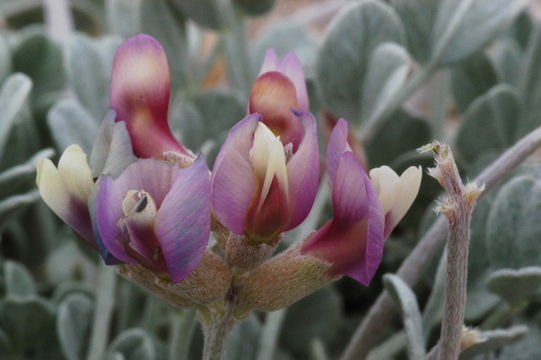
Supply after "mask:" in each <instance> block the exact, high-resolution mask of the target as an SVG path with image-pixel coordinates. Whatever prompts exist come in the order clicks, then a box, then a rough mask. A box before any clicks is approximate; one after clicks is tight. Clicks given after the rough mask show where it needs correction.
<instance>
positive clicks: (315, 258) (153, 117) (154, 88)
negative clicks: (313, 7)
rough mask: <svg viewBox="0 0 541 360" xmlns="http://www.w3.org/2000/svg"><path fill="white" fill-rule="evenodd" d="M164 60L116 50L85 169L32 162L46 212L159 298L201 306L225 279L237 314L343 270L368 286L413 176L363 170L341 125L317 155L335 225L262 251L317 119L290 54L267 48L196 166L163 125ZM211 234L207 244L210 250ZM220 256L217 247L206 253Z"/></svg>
mask: <svg viewBox="0 0 541 360" xmlns="http://www.w3.org/2000/svg"><path fill="white" fill-rule="evenodd" d="M169 96H170V75H169V68H168V63H167V59H166V56H165V52H164V50H163V48H162V47H161V45H160V44H159V43H158V42H157V41H156V40H155V39H153V38H152V37H150V36H148V35H143V34H141V35H136V36H134V37H132V38H130V39H128V40H126V41H125V42H124V43H123V44H122V45H121V46H120V47H119V49H118V51H117V53H116V56H115V59H114V63H113V69H112V77H111V84H110V94H109V101H110V108H111V110H110V113H109V115H108V116H107V117H106V119H105V120H104V122H103V125H102V127H101V131H100V135H99V137H98V139H97V140H96V142H95V145H94V148H93V150H92V153H91V154H90V161H89V162H88V161H87V156H86V154H85V153H84V152H83V151H82V150H81V148H80V147H79V146H77V145H72V146H70V147H68V148H67V149H66V150H65V152H64V154H63V155H62V156H61V158H60V160H59V163H58V167H55V166H54V165H53V163H52V162H51V161H50V160H47V159H44V160H41V161H40V162H39V164H38V169H37V170H38V171H37V185H38V187H39V190H40V193H41V195H42V197H43V199H44V201H45V202H46V203H47V205H48V206H49V207H50V208H51V209H52V210H53V211H54V212H55V213H56V214H57V215H58V216H59V217H60V218H61V219H62V220H63V221H65V222H66V223H67V224H68V225H70V226H71V228H72V229H73V230H74V231H75V232H76V233H77V234H78V235H79V236H80V237H82V238H83V239H84V240H86V241H87V242H88V243H89V244H90V245H91V246H93V247H94V248H95V249H96V250H98V251H99V252H100V254H101V255H102V257H103V259H104V261H105V262H106V263H108V264H122V265H120V266H121V273H123V274H124V275H125V276H127V277H129V278H131V279H132V280H134V281H137V282H139V283H140V284H142V285H143V286H145V287H147V288H148V289H150V290H151V291H153V292H155V293H157V295H161V296H163V297H164V298H166V299H167V300H170V301H172V302H176V303H177V304H183V305H187V306H190V305H194V304H196V305H197V304H209V303H211V302H213V301H215V300H216V299H218V298H219V297H220V296H221V297H222V298H223V296H224V295H225V294H226V292H227V291H228V289H230V287H231V285H232V283H233V282H235V287H236V288H237V289H238V293H239V294H240V295H239V296H240V302H241V305H242V306H240V307H239V308H243V307H244V309H243V310H250V309H264V310H272V309H276V308H279V307H282V306H286V305H288V304H290V303H291V302H293V301H295V300H297V299H298V298H300V297H302V296H305V295H307V294H309V293H310V292H312V291H314V290H316V289H317V288H318V287H321V286H323V285H325V284H326V283H328V282H329V281H333V280H334V279H336V278H338V277H339V276H341V275H346V276H349V277H352V278H354V279H356V280H357V281H359V282H361V283H362V284H364V285H368V284H369V283H370V281H371V279H372V278H373V276H374V273H375V272H376V270H377V268H378V266H379V264H380V262H381V259H382V255H383V242H384V240H385V238H386V237H388V236H389V234H390V233H391V231H392V230H393V228H394V227H395V226H396V225H397V223H398V222H399V221H400V219H401V218H402V217H403V216H404V215H405V213H406V212H407V210H408V209H409V207H410V206H411V204H412V202H413V200H414V199H415V197H416V195H417V192H418V189H419V186H420V181H421V169H420V168H415V167H411V168H409V169H407V170H406V171H405V172H404V173H403V174H402V175H401V176H398V175H397V174H396V173H395V172H394V171H393V170H391V169H390V168H389V167H385V166H384V167H380V168H377V169H372V170H371V171H370V172H369V174H367V172H366V171H365V169H364V167H363V165H362V163H361V161H360V160H359V158H358V156H357V155H356V153H355V152H354V151H352V149H351V147H350V144H349V143H348V124H347V122H346V121H345V120H343V119H339V120H338V121H337V122H336V125H335V126H334V129H333V131H332V134H331V136H330V139H329V143H328V146H327V152H326V157H325V160H326V167H327V175H328V179H329V182H330V186H331V187H332V196H331V200H332V208H333V216H332V218H331V219H330V220H329V221H328V222H327V223H325V224H324V225H323V226H322V227H321V228H319V229H317V230H316V231H314V232H313V233H311V234H307V237H306V238H305V240H304V241H302V242H300V243H298V244H295V245H293V246H291V247H290V248H289V249H288V250H286V251H284V252H282V253H280V254H279V255H276V256H272V255H273V252H274V250H275V249H276V247H277V245H278V243H279V241H280V239H281V237H282V234H283V233H284V232H286V231H289V230H291V229H293V228H295V227H297V226H298V225H299V224H300V223H302V222H303V220H304V219H305V218H306V217H307V215H308V213H309V212H310V210H311V208H312V205H313V202H314V199H315V196H316V192H317V189H318V187H319V181H320V169H319V165H320V158H319V147H318V135H317V121H316V119H315V117H314V116H313V115H312V114H311V113H310V112H309V100H308V93H307V89H306V84H305V79H304V72H303V67H302V64H301V63H300V61H299V60H298V58H297V57H296V55H295V54H294V53H289V54H287V55H286V56H285V57H284V58H283V59H282V60H280V59H279V58H278V56H277V55H276V53H275V52H274V51H273V50H268V52H267V54H266V56H265V59H264V62H263V65H262V68H261V72H260V74H259V75H258V77H257V79H256V80H255V82H254V85H253V87H252V90H251V92H250V98H249V104H248V106H247V116H246V117H245V118H244V119H242V120H240V121H239V122H238V123H237V124H236V125H235V126H234V127H233V128H232V129H231V130H230V132H229V134H228V137H227V139H226V141H225V143H224V144H223V146H222V148H221V150H220V152H219V154H218V156H217V158H216V161H215V164H214V168H213V169H212V172H211V171H210V170H209V169H208V167H207V163H206V161H205V158H204V157H203V156H202V155H199V156H195V155H194V154H193V153H192V152H191V151H190V150H189V149H187V148H186V147H184V146H183V145H182V144H181V143H180V142H178V141H177V140H176V138H175V137H174V135H173V134H172V132H171V130H170V128H169V124H168V105H169ZM211 231H214V232H215V237H216V238H217V240H218V241H217V244H215V245H213V246H211V247H209V238H210V234H211ZM218 248H221V249H218Z"/></svg>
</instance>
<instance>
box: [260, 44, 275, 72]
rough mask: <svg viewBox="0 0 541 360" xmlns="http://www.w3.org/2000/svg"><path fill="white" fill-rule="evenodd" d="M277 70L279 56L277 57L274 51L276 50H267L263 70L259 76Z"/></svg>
mask: <svg viewBox="0 0 541 360" xmlns="http://www.w3.org/2000/svg"><path fill="white" fill-rule="evenodd" d="M277 68H278V55H276V51H274V49H267V51H266V52H265V58H264V59H263V64H261V70H259V75H261V74H264V73H266V72H267V71H275V70H277Z"/></svg>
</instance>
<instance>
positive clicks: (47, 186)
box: [36, 159, 70, 222]
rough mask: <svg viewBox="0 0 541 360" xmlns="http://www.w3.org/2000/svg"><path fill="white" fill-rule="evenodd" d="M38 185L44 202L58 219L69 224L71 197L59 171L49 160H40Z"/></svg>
mask: <svg viewBox="0 0 541 360" xmlns="http://www.w3.org/2000/svg"><path fill="white" fill-rule="evenodd" d="M36 169H37V175H36V184H37V185H38V188H39V193H40V195H41V197H42V198H43V201H45V203H46V204H47V206H49V208H51V210H53V211H54V213H55V214H56V215H58V217H60V218H61V219H62V220H64V221H65V222H67V220H68V219H69V218H68V216H69V214H70V209H69V205H70V195H69V193H68V192H67V191H66V189H65V187H64V183H63V181H62V179H61V177H60V174H59V173H58V170H57V169H56V167H55V166H54V164H53V163H52V161H51V160H49V159H40V160H39V161H38V162H37V164H36Z"/></svg>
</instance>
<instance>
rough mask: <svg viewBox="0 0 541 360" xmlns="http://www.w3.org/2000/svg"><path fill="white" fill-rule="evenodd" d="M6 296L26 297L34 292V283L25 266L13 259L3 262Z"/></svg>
mask: <svg viewBox="0 0 541 360" xmlns="http://www.w3.org/2000/svg"><path fill="white" fill-rule="evenodd" d="M4 283H5V287H6V296H9V297H28V296H32V295H35V294H36V284H35V283H34V279H33V278H32V275H30V273H29V272H28V270H26V268H25V267H24V266H23V265H21V264H20V263H17V262H15V261H11V260H7V261H6V262H5V263H4Z"/></svg>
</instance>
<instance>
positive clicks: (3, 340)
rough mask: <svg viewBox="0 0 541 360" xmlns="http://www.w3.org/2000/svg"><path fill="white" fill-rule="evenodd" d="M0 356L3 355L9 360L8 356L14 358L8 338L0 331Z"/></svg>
mask: <svg viewBox="0 0 541 360" xmlns="http://www.w3.org/2000/svg"><path fill="white" fill-rule="evenodd" d="M0 354H4V355H5V356H6V357H7V358H8V359H10V356H11V357H15V354H14V353H13V350H12V348H11V344H10V342H9V338H8V336H7V335H6V333H5V332H4V331H2V330H0Z"/></svg>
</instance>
